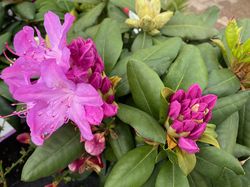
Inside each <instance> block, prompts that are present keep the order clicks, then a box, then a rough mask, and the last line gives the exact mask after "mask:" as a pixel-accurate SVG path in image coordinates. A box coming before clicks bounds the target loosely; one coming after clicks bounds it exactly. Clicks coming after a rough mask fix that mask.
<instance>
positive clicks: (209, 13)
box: [201, 6, 220, 27]
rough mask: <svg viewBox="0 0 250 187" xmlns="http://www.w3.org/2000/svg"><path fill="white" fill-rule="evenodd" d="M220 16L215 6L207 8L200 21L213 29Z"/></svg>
mask: <svg viewBox="0 0 250 187" xmlns="http://www.w3.org/2000/svg"><path fill="white" fill-rule="evenodd" d="M219 16H220V9H219V8H218V7H217V6H211V7H209V8H208V9H207V10H206V11H205V12H204V13H203V14H202V16H201V17H202V20H203V22H204V23H206V24H207V25H209V26H211V27H213V26H214V24H215V23H216V22H217V20H218V18H219Z"/></svg>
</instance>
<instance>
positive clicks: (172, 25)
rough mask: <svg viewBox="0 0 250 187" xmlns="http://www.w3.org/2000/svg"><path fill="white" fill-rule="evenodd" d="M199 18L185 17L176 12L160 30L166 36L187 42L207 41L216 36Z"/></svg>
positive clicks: (194, 16)
mask: <svg viewBox="0 0 250 187" xmlns="http://www.w3.org/2000/svg"><path fill="white" fill-rule="evenodd" d="M203 19H204V18H202V17H201V16H197V15H193V14H190V15H185V14H183V13H180V12H177V13H175V15H174V16H173V17H172V18H171V19H170V21H169V22H168V23H167V24H166V25H165V26H164V27H163V28H162V29H161V33H162V34H164V35H166V36H179V37H182V38H184V39H187V40H207V39H210V38H213V37H214V36H216V35H217V34H218V31H217V30H216V29H215V28H213V27H211V26H209V25H208V24H207V23H206V22H205V21H204V20H203Z"/></svg>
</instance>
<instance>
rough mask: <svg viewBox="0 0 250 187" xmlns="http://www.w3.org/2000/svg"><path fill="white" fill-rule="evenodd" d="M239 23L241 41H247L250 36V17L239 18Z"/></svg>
mask: <svg viewBox="0 0 250 187" xmlns="http://www.w3.org/2000/svg"><path fill="white" fill-rule="evenodd" d="M237 24H238V26H239V27H240V28H241V33H240V37H241V41H242V42H245V41H247V40H248V39H249V38H250V19H241V20H237Z"/></svg>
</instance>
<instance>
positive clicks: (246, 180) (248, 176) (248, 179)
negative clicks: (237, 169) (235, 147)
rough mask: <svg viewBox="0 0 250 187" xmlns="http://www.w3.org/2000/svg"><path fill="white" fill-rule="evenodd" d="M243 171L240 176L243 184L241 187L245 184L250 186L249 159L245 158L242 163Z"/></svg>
mask: <svg viewBox="0 0 250 187" xmlns="http://www.w3.org/2000/svg"><path fill="white" fill-rule="evenodd" d="M243 168H244V171H245V175H244V176H241V179H242V184H245V185H244V186H243V187H245V186H247V187H248V186H250V160H247V161H246V162H245V163H244V165H243Z"/></svg>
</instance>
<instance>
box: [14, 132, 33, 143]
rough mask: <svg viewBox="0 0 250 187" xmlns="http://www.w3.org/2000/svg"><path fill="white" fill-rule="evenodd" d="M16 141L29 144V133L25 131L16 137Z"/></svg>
mask: <svg viewBox="0 0 250 187" xmlns="http://www.w3.org/2000/svg"><path fill="white" fill-rule="evenodd" d="M16 139H17V141H18V142H20V143H23V144H30V139H31V138H30V134H29V133H27V132H25V133H22V134H19V135H18V136H17V137H16Z"/></svg>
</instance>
